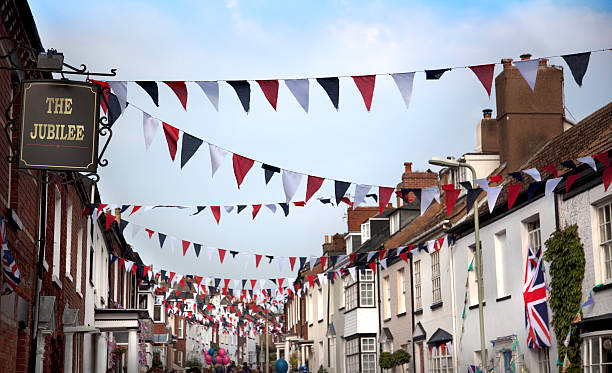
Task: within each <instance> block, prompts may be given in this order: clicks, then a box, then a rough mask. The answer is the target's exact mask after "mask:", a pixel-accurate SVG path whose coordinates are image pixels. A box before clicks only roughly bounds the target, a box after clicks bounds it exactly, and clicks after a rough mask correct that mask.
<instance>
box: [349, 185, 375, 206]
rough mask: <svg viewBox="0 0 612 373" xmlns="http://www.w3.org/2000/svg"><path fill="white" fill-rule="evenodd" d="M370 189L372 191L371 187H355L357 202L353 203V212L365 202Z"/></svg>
mask: <svg viewBox="0 0 612 373" xmlns="http://www.w3.org/2000/svg"><path fill="white" fill-rule="evenodd" d="M370 189H372V186H371V185H363V184H357V185H355V200H354V201H353V210H354V209H356V208H357V206H359V205H360V204H362V203H363V202H364V201H365V197H366V194H368V192H369V191H370Z"/></svg>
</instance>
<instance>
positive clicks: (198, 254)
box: [193, 242, 202, 285]
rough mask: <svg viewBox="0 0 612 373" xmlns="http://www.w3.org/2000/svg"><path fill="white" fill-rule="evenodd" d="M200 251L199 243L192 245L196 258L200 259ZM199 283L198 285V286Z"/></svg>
mask: <svg viewBox="0 0 612 373" xmlns="http://www.w3.org/2000/svg"><path fill="white" fill-rule="evenodd" d="M200 249H202V245H200V244H199V243H195V242H194V243H193V250H194V251H195V254H196V258H199V257H200ZM199 284H200V283H198V285H199Z"/></svg>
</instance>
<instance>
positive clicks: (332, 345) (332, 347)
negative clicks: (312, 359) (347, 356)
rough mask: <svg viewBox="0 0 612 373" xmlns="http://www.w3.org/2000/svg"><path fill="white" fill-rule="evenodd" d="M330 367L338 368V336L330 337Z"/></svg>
mask: <svg viewBox="0 0 612 373" xmlns="http://www.w3.org/2000/svg"><path fill="white" fill-rule="evenodd" d="M329 367H330V368H332V369H334V370H335V369H336V338H330V339H329Z"/></svg>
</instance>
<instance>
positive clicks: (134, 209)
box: [128, 205, 142, 216]
mask: <svg viewBox="0 0 612 373" xmlns="http://www.w3.org/2000/svg"><path fill="white" fill-rule="evenodd" d="M141 208H142V206H136V205H134V207H132V212H130V214H129V215H128V216H132V214H133V213H135V212H136V211H138V210H140V209H141Z"/></svg>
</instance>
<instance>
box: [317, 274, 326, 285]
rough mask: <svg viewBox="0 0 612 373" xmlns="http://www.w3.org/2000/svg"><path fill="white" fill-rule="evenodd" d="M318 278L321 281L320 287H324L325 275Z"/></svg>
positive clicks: (319, 275)
mask: <svg viewBox="0 0 612 373" xmlns="http://www.w3.org/2000/svg"><path fill="white" fill-rule="evenodd" d="M317 278H318V279H319V286H323V283H324V282H323V281H325V275H324V274H323V273H319V274H317Z"/></svg>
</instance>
